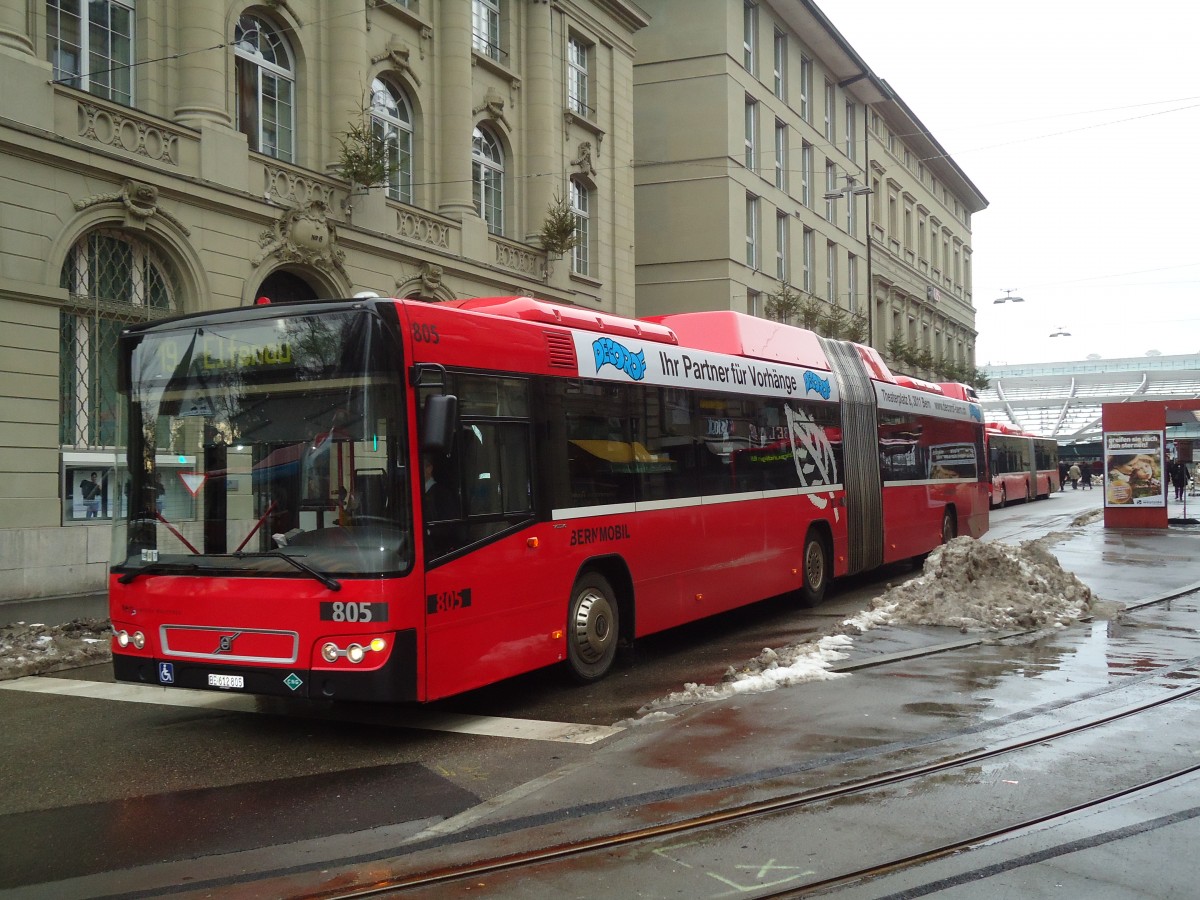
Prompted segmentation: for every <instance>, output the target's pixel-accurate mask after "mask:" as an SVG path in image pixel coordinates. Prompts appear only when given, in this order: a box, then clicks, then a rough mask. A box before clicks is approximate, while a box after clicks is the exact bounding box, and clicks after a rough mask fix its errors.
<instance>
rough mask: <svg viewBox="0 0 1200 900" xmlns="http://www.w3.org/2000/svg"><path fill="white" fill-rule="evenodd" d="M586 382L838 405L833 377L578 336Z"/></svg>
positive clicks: (630, 341)
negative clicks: (792, 399) (709, 391)
mask: <svg viewBox="0 0 1200 900" xmlns="http://www.w3.org/2000/svg"><path fill="white" fill-rule="evenodd" d="M572 337H573V338H574V340H575V355H576V357H577V358H578V360H579V374H580V376H581V377H584V378H598V379H602V380H605V381H621V382H626V383H633V384H654V385H662V386H665V387H678V388H690V389H693V390H696V389H699V390H704V389H710V390H714V391H728V392H731V393H736V394H753V395H756V396H768V397H791V398H795V399H802V400H811V401H819V402H829V403H836V402H837V401H838V399H839V395H838V389H837V382H836V380H835V379H834V377H833V374H832V373H831V372H826V371H822V370H820V369H808V368H804V367H802V366H789V365H785V364H782V363H774V362H765V361H763V360H759V359H746V358H743V357H738V356H726V355H724V354H721V353H709V352H707V351H704V350H695V349H693V348H690V347H677V346H675V345H673V344H660V343H655V342H653V341H639V340H637V339H635V338H626V337H619V338H617V337H608V336H604V335H597V334H595V333H586V332H579V331H575V332H572Z"/></svg>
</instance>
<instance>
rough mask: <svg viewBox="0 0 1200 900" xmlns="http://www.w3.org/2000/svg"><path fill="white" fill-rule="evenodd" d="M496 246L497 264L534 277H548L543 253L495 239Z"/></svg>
mask: <svg viewBox="0 0 1200 900" xmlns="http://www.w3.org/2000/svg"><path fill="white" fill-rule="evenodd" d="M493 243H494V244H495V247H496V265H498V266H503V267H504V268H506V269H512V270H513V271H515V272H522V273H524V274H526V275H531V276H532V277H534V278H546V277H547V275H548V270H547V268H546V260H545V258H544V257H543V256H542V255H541V254H536V253H530V252H529V251H528V250H522V249H520V248H518V247H514V246H512V245H510V244H502V243H500V242H499V241H493Z"/></svg>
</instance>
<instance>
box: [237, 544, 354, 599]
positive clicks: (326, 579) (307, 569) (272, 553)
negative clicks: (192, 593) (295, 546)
mask: <svg viewBox="0 0 1200 900" xmlns="http://www.w3.org/2000/svg"><path fill="white" fill-rule="evenodd" d="M228 555H229V556H232V557H233V558H234V559H246V558H250V559H263V558H267V557H269V558H271V559H283V560H287V561H288V562H289V563H291V564H292V565H293V566H295V567H296V568H297V569H299V570H300V571H301V572H304V573H305V574H306V575H311V576H312V577H313V578H315V579H317V581H319V582H321V584H323V585H325V587H327V588H329V589H330V590H331V591H340V590H341V589H342V583H341V582H340V581H338V580H337V579H336V578H332V577H330V576H329V575H326V574H325V573H324V572H318V571H317V570H316V569H314V568H313V567H312V566H310V565H309V564H308V563H305V562H301V561H300V560H298V559H296V557H294V556H289V555H288V554H286V553H284V552H282V551H280V550H267V551H265V552H263V553H242V552H240V551H239V552H236V553H230V554H228Z"/></svg>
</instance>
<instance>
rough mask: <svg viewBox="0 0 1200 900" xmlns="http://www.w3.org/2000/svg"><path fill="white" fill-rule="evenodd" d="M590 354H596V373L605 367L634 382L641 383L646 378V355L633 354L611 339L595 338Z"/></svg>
mask: <svg viewBox="0 0 1200 900" xmlns="http://www.w3.org/2000/svg"><path fill="white" fill-rule="evenodd" d="M592 352H593V353H595V354H596V371H597V372H599V371H600V370H601V369H602V368H604V367H605V366H612V367H613V368H615V369H617V370H618V371H620V372H624V373H625V374H626V375H628V376H629V377H630V378H632V379H633V380H634V381H641V380H642V379H643V378H645V377H646V354H645V353H643V352H642V351H641V350H639V351H638V352H637V353H634V352H633V351H632V350H630V349H629V348H628V347H626V346H625V345H624V344H621V343H618V342H617V341H614V340H613V339H612V338H597V339H596V340H594V341H592Z"/></svg>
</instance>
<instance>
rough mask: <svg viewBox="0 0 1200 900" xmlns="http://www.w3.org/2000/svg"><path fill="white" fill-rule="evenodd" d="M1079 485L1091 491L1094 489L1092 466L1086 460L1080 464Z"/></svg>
mask: <svg viewBox="0 0 1200 900" xmlns="http://www.w3.org/2000/svg"><path fill="white" fill-rule="evenodd" d="M1079 484H1080V486H1081V487H1084V488H1087V489H1088V490H1089V491H1090V490H1091V489H1092V464H1091V463H1090V462H1088V461H1087V460H1086V459H1085V460H1084V461H1083V462H1081V463H1080V464H1079Z"/></svg>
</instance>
